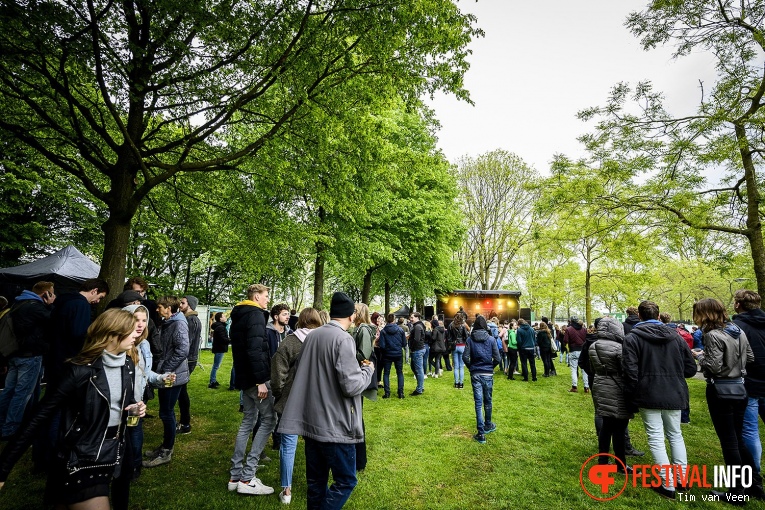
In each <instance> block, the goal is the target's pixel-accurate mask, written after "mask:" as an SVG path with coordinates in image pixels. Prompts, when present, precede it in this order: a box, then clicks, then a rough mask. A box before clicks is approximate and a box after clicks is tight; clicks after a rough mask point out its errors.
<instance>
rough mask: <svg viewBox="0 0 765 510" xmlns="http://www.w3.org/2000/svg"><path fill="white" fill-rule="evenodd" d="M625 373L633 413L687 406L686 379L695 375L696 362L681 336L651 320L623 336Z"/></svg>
mask: <svg viewBox="0 0 765 510" xmlns="http://www.w3.org/2000/svg"><path fill="white" fill-rule="evenodd" d="M596 343H597V342H596ZM622 371H623V373H624V395H625V398H626V400H627V403H628V405H629V406H630V410H634V407H633V406H636V407H639V408H646V409H685V408H687V407H688V385H687V384H686V382H685V379H686V378H688V377H693V376H694V375H695V374H696V362H695V361H694V359H693V355H692V354H691V350H690V349H689V348H688V346H687V345H686V344H685V341H684V340H683V339H682V337H681V336H680V335H678V334H677V331H675V330H674V329H672V328H669V327H667V325H666V324H662V323H660V322H659V321H655V320H651V321H646V322H641V323H639V324H637V325H636V326H635V327H634V328H632V330H631V331H630V333H629V334H628V335H626V336H625V337H624V348H623V354H622Z"/></svg>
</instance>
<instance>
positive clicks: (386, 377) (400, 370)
mask: <svg viewBox="0 0 765 510" xmlns="http://www.w3.org/2000/svg"><path fill="white" fill-rule="evenodd" d="M391 365H393V366H395V367H396V378H397V379H398V381H397V383H398V393H399V395H401V394H403V393H404V360H403V359H401V358H398V359H389V358H384V359H383V387H384V388H385V390H384V391H385V394H386V395H390V367H391Z"/></svg>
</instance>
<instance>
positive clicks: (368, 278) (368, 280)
mask: <svg viewBox="0 0 765 510" xmlns="http://www.w3.org/2000/svg"><path fill="white" fill-rule="evenodd" d="M373 272H374V269H373V268H371V267H370V268H369V269H367V271H366V273H364V285H363V286H362V287H361V302H362V303H364V304H366V305H369V293H370V292H372V273H373Z"/></svg>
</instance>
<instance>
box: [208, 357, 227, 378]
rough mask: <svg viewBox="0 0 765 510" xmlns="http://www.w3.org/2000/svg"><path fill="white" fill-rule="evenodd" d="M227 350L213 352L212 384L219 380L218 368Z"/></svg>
mask: <svg viewBox="0 0 765 510" xmlns="http://www.w3.org/2000/svg"><path fill="white" fill-rule="evenodd" d="M225 354H226V353H225V352H216V353H215V354H213V366H212V368H211V369H210V384H212V383H216V382H218V369H219V368H220V364H221V363H222V362H223V356H224V355H225Z"/></svg>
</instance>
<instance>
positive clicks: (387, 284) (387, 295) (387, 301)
mask: <svg viewBox="0 0 765 510" xmlns="http://www.w3.org/2000/svg"><path fill="white" fill-rule="evenodd" d="M389 313H390V282H389V281H388V280H385V319H386V320H387V319H388V314H389Z"/></svg>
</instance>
